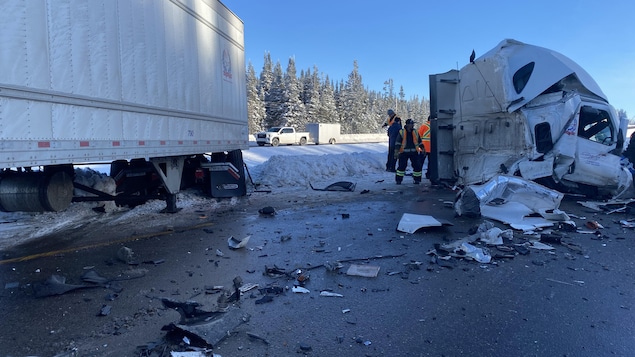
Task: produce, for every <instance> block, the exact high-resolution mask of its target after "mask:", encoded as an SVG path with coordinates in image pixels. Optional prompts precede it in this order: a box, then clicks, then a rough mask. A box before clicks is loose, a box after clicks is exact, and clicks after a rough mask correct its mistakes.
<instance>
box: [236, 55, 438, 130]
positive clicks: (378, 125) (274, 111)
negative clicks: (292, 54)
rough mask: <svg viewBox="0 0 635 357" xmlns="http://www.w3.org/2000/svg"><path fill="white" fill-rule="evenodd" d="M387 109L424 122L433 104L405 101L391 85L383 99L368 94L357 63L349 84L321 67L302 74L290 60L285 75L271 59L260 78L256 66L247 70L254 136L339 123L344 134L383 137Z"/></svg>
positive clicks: (422, 100) (390, 83) (389, 83)
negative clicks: (281, 128)
mask: <svg viewBox="0 0 635 357" xmlns="http://www.w3.org/2000/svg"><path fill="white" fill-rule="evenodd" d="M388 109H393V110H394V111H395V112H396V113H397V114H398V115H399V116H401V117H402V118H403V119H406V118H413V119H415V120H416V121H419V122H422V121H423V120H425V119H426V118H427V117H428V115H430V102H429V100H427V99H425V98H419V97H418V96H413V97H410V98H406V94H405V92H404V90H403V87H402V86H400V87H399V91H398V92H397V91H396V90H395V85H394V83H393V80H392V79H388V80H386V81H385V82H384V87H383V91H382V92H381V93H380V92H377V91H374V90H370V89H368V88H367V87H366V86H365V85H364V83H363V81H362V76H361V74H360V73H359V69H358V66H357V61H354V62H353V70H352V71H351V73H350V74H349V75H348V78H347V79H346V80H345V81H344V80H340V81H332V80H331V79H330V78H329V76H328V75H324V74H321V73H320V72H319V71H318V68H317V67H316V66H314V67H313V69H306V70H301V71H300V73H299V74H298V73H297V69H296V66H295V59H294V58H289V62H288V64H287V68H286V70H285V71H283V70H282V65H281V64H280V62H279V61H278V62H276V63H275V64H274V63H273V62H272V61H271V55H270V54H269V53H266V54H265V57H264V64H263V68H262V71H261V72H260V74H259V75H256V71H255V70H254V67H253V65H252V64H251V62H249V64H248V66H247V114H248V118H249V132H250V133H251V134H253V133H256V132H259V131H262V130H266V129H267V128H270V127H274V126H293V127H295V128H296V129H297V130H301V131H302V130H305V128H306V124H308V123H339V124H340V125H341V132H342V133H343V134H370V133H379V132H382V130H383V129H382V124H383V123H384V122H385V121H386V119H387V115H386V111H387V110H388Z"/></svg>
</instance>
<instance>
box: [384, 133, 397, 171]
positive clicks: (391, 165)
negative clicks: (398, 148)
mask: <svg viewBox="0 0 635 357" xmlns="http://www.w3.org/2000/svg"><path fill="white" fill-rule="evenodd" d="M396 142H397V137H396V136H393V137H390V136H389V137H388V157H387V158H386V171H392V172H395V167H396V166H397V159H395V143H396Z"/></svg>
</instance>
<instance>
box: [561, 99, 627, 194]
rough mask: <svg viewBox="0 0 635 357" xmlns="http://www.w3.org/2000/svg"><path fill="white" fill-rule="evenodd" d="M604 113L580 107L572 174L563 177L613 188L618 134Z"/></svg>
mask: <svg viewBox="0 0 635 357" xmlns="http://www.w3.org/2000/svg"><path fill="white" fill-rule="evenodd" d="M618 130H619V129H618V128H616V127H615V125H614V122H613V120H611V116H610V114H609V112H608V111H606V110H603V109H597V108H593V107H591V106H588V105H583V106H582V107H581V108H580V114H579V119H578V140H577V150H576V154H575V167H574V169H573V170H571V171H573V172H571V173H570V174H567V175H564V178H565V179H567V180H571V181H574V182H580V183H585V184H588V185H592V186H599V187H602V186H606V185H607V184H608V185H611V184H612V185H617V183H618V181H619V178H620V172H621V168H620V158H619V157H618V156H617V155H613V154H612V153H611V151H612V150H613V149H615V146H616V142H617V135H618Z"/></svg>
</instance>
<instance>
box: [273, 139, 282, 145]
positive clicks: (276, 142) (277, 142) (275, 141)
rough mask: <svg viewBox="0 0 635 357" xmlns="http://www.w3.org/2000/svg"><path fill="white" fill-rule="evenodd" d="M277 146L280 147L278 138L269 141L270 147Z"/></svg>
mask: <svg viewBox="0 0 635 357" xmlns="http://www.w3.org/2000/svg"><path fill="white" fill-rule="evenodd" d="M278 145H280V139H278V138H273V139H271V146H278Z"/></svg>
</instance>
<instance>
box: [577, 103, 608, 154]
mask: <svg viewBox="0 0 635 357" xmlns="http://www.w3.org/2000/svg"><path fill="white" fill-rule="evenodd" d="M613 132H614V129H613V126H612V125H611V120H610V117H609V114H608V113H607V112H606V111H604V110H599V109H595V108H592V107H589V106H583V107H582V108H581V109H580V125H579V127H578V136H580V137H583V138H585V139H589V140H591V141H595V142H598V143H602V144H604V145H612V144H613Z"/></svg>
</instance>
